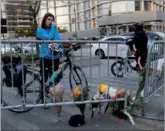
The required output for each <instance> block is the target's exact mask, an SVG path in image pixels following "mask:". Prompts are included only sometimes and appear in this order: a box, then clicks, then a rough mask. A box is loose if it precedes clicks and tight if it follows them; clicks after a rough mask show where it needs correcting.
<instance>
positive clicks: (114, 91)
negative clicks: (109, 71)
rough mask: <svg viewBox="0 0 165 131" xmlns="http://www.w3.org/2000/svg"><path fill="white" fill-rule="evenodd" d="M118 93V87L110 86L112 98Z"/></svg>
mask: <svg viewBox="0 0 165 131" xmlns="http://www.w3.org/2000/svg"><path fill="white" fill-rule="evenodd" d="M116 95H117V89H116V88H112V87H110V88H109V96H110V98H115V97H116Z"/></svg>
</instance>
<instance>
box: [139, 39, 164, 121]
mask: <svg viewBox="0 0 165 131" xmlns="http://www.w3.org/2000/svg"><path fill="white" fill-rule="evenodd" d="M162 88H164V41H155V42H153V43H152V45H151V46H150V48H149V52H148V58H147V64H146V76H145V87H144V107H143V112H142V115H143V116H145V115H146V105H147V104H148V102H149V101H151V98H152V97H153V95H155V94H156V93H157V92H158V91H159V90H160V89H162ZM149 117H151V116H149ZM153 118H154V119H159V118H156V117H153Z"/></svg>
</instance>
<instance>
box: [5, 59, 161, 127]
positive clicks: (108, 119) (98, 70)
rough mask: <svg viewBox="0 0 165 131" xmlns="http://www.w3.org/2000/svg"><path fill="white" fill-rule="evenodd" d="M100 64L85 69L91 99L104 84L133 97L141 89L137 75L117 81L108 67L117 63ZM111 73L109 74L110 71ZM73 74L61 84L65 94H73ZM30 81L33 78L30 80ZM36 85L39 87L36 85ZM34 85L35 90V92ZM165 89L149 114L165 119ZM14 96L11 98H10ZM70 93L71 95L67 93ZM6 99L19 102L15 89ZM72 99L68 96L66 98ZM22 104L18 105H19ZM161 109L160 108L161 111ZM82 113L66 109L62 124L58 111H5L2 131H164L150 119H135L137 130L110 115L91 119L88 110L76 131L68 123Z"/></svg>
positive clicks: (154, 97) (127, 122)
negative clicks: (74, 116)
mask: <svg viewBox="0 0 165 131" xmlns="http://www.w3.org/2000/svg"><path fill="white" fill-rule="evenodd" d="M99 62H100V65H95V66H93V65H92V66H91V67H89V66H87V67H83V68H82V69H83V71H84V73H85V75H86V76H87V80H88V83H89V87H90V89H91V90H90V94H91V95H90V96H92V95H93V94H94V93H95V92H96V87H97V86H98V84H100V83H107V84H108V85H109V86H111V87H117V88H125V89H127V90H130V91H132V93H133V94H135V93H136V90H137V88H138V76H137V74H136V72H132V73H128V74H126V78H116V77H114V76H112V74H111V72H110V68H108V65H111V64H112V63H113V61H112V60H110V61H109V64H108V62H107V60H101V61H99ZM108 70H109V71H108ZM68 74H69V71H68V70H67V71H66V72H65V76H64V79H63V81H62V82H61V83H62V84H63V85H64V87H65V92H68V93H69V92H70V87H69V81H68ZM29 79H30V78H29ZM34 86H36V85H34ZM34 86H33V87H32V88H33V89H34ZM5 91H9V89H5V88H4V92H5ZM163 91H164V89H161V90H160V91H159V92H157V94H155V95H154V96H153V98H152V100H151V102H150V103H149V105H148V108H147V112H148V113H149V114H150V115H156V116H160V117H162V116H164V102H163V101H164V94H163ZM9 94H10V95H9ZM66 94H67V93H66ZM3 96H5V99H6V98H7V97H8V98H7V100H8V101H9V102H10V103H16V102H17V101H16V99H14V98H13V97H12V96H13V95H12V96H11V89H10V91H9V92H8V93H5V94H3ZM36 96H37V94H35V93H31V94H29V95H28V101H27V103H31V104H32V102H33V100H34V99H35V98H36ZM66 96H68V95H66ZM65 99H66V100H67V101H68V100H70V98H69V97H66V98H65ZM162 103H163V104H162ZM17 104H18V103H17ZM157 107H159V108H157ZM76 113H79V110H78V109H77V108H76V107H75V106H64V107H63V112H62V118H61V119H62V120H61V121H58V117H57V115H55V111H54V108H53V107H52V108H50V109H47V110H46V109H43V108H35V109H33V110H31V111H30V112H28V113H23V114H15V113H12V112H9V111H6V110H5V111H2V129H4V130H11V129H12V130H14V129H18V130H41V129H42V130H64V129H65V130H66V129H67V130H81V129H82V130H89V129H93V130H94V129H97V130H105V129H109V130H122V129H125V130H136V129H138V130H139V129H155V130H158V129H159V130H163V129H164V127H163V122H161V121H152V120H146V119H142V118H139V117H134V118H135V123H136V127H135V128H134V127H132V126H131V125H130V123H129V121H124V122H120V121H119V120H118V119H116V118H114V117H112V116H110V115H104V114H101V115H96V118H95V119H94V120H91V118H90V114H89V113H90V111H89V109H87V111H86V117H87V118H86V121H87V123H86V125H85V126H82V127H79V128H72V127H70V126H69V125H68V123H67V121H68V119H69V117H70V116H71V115H73V114H76Z"/></svg>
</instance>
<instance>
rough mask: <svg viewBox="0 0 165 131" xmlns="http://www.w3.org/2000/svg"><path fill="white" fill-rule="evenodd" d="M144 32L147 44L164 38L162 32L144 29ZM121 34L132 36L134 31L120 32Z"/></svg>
mask: <svg viewBox="0 0 165 131" xmlns="http://www.w3.org/2000/svg"><path fill="white" fill-rule="evenodd" d="M146 34H147V36H148V46H149V45H151V43H152V42H153V41H155V40H164V33H163V32H153V31H146ZM122 35H123V36H130V37H133V36H134V32H128V33H124V34H122Z"/></svg>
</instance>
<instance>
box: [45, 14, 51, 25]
mask: <svg viewBox="0 0 165 131" xmlns="http://www.w3.org/2000/svg"><path fill="white" fill-rule="evenodd" d="M52 21H53V17H51V16H49V17H47V19H46V22H45V24H46V27H50V25H51V24H52Z"/></svg>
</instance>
